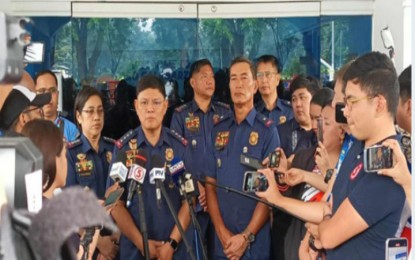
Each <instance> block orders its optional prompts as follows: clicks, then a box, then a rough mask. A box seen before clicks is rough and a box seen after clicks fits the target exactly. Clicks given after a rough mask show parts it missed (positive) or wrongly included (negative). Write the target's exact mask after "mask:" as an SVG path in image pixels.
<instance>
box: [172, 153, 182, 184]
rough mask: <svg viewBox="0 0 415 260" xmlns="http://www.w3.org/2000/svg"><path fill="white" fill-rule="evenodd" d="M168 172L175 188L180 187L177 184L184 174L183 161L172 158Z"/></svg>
mask: <svg viewBox="0 0 415 260" xmlns="http://www.w3.org/2000/svg"><path fill="white" fill-rule="evenodd" d="M169 171H170V174H171V178H172V180H173V182H174V184H176V186H180V184H179V180H180V177H181V176H182V175H183V174H184V172H185V167H184V163H183V161H182V160H181V159H180V158H178V157H174V158H173V160H172V161H171V164H170V167H169Z"/></svg>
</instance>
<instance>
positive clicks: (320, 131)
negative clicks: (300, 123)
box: [317, 118, 323, 142]
mask: <svg viewBox="0 0 415 260" xmlns="http://www.w3.org/2000/svg"><path fill="white" fill-rule="evenodd" d="M317 140H318V141H319V142H323V118H317Z"/></svg>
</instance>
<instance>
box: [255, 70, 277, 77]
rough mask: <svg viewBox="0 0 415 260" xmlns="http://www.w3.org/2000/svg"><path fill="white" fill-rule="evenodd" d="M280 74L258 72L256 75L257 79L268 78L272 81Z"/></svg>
mask: <svg viewBox="0 0 415 260" xmlns="http://www.w3.org/2000/svg"><path fill="white" fill-rule="evenodd" d="M277 74H278V72H273V71H265V72H258V73H257V74H256V77H257V78H258V79H263V78H264V77H266V78H267V79H272V78H274V76H275V75H277Z"/></svg>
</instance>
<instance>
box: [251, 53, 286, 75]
mask: <svg viewBox="0 0 415 260" xmlns="http://www.w3.org/2000/svg"><path fill="white" fill-rule="evenodd" d="M260 63H271V64H272V66H273V67H275V68H276V69H277V72H278V73H281V72H282V67H281V63H280V61H279V60H278V58H277V57H275V56H274V55H271V54H265V55H262V56H261V57H259V58H258V60H257V62H256V67H257V68H258V64H260Z"/></svg>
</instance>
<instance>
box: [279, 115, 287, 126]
mask: <svg viewBox="0 0 415 260" xmlns="http://www.w3.org/2000/svg"><path fill="white" fill-rule="evenodd" d="M286 121H287V117H286V116H280V122H279V124H284V123H285V122H286Z"/></svg>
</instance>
